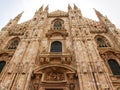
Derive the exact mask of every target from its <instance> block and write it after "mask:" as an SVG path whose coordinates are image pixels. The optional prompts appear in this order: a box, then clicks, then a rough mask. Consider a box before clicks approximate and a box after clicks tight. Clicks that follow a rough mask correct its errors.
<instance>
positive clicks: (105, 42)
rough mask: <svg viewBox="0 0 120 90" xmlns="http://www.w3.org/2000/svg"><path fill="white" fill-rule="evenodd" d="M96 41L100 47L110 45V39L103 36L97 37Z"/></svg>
mask: <svg viewBox="0 0 120 90" xmlns="http://www.w3.org/2000/svg"><path fill="white" fill-rule="evenodd" d="M96 43H97V45H98V47H110V44H109V43H108V40H107V39H106V38H104V37H102V36H97V37H96Z"/></svg>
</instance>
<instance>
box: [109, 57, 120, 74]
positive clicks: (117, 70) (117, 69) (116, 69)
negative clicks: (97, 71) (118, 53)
mask: <svg viewBox="0 0 120 90" xmlns="http://www.w3.org/2000/svg"><path fill="white" fill-rule="evenodd" d="M108 64H109V66H110V69H111V70H112V73H113V74H114V75H120V65H119V64H118V63H117V62H116V60H113V59H110V60H108Z"/></svg>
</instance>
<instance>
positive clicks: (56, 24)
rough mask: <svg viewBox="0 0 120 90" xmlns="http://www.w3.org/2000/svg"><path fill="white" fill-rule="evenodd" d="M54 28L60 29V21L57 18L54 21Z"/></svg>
mask: <svg viewBox="0 0 120 90" xmlns="http://www.w3.org/2000/svg"><path fill="white" fill-rule="evenodd" d="M54 29H55V30H61V29H62V23H61V22H60V21H59V20H57V21H56V22H55V23H54Z"/></svg>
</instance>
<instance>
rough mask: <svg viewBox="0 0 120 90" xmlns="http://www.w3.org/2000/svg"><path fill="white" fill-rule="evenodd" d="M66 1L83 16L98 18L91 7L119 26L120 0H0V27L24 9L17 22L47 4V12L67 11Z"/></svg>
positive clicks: (30, 16) (29, 16) (30, 17)
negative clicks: (74, 6)
mask: <svg viewBox="0 0 120 90" xmlns="http://www.w3.org/2000/svg"><path fill="white" fill-rule="evenodd" d="M68 3H69V4H70V5H71V6H72V7H73V4H74V3H75V4H76V5H77V6H78V8H80V9H81V11H82V14H83V16H84V17H87V18H91V19H94V20H98V19H97V17H96V15H95V12H94V10H93V8H96V9H97V10H98V11H100V12H101V13H102V14H103V15H105V16H107V17H108V18H109V19H110V20H111V21H112V22H113V24H115V25H116V26H117V28H120V0H0V29H1V28H2V27H4V26H5V25H6V24H7V23H8V21H9V20H10V19H13V18H14V17H15V16H16V15H18V14H19V13H21V12H22V11H24V13H23V16H22V18H21V20H20V22H19V23H21V22H24V21H27V20H29V19H32V17H33V15H34V13H35V11H36V10H38V9H39V8H40V7H41V6H42V5H44V7H45V6H47V5H48V4H49V12H51V11H54V10H57V9H60V10H64V11H67V7H68Z"/></svg>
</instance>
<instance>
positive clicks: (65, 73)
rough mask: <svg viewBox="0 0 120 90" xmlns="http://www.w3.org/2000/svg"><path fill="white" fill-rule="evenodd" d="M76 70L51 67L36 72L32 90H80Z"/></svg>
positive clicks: (59, 66) (58, 66) (56, 66)
mask: <svg viewBox="0 0 120 90" xmlns="http://www.w3.org/2000/svg"><path fill="white" fill-rule="evenodd" d="M75 74H76V73H75V70H73V69H72V68H71V67H68V66H61V65H51V66H45V67H42V68H38V69H36V70H34V74H33V77H32V78H31V86H32V87H31V90H79V89H78V88H77V87H78V85H79V82H78V79H77V77H75Z"/></svg>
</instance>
